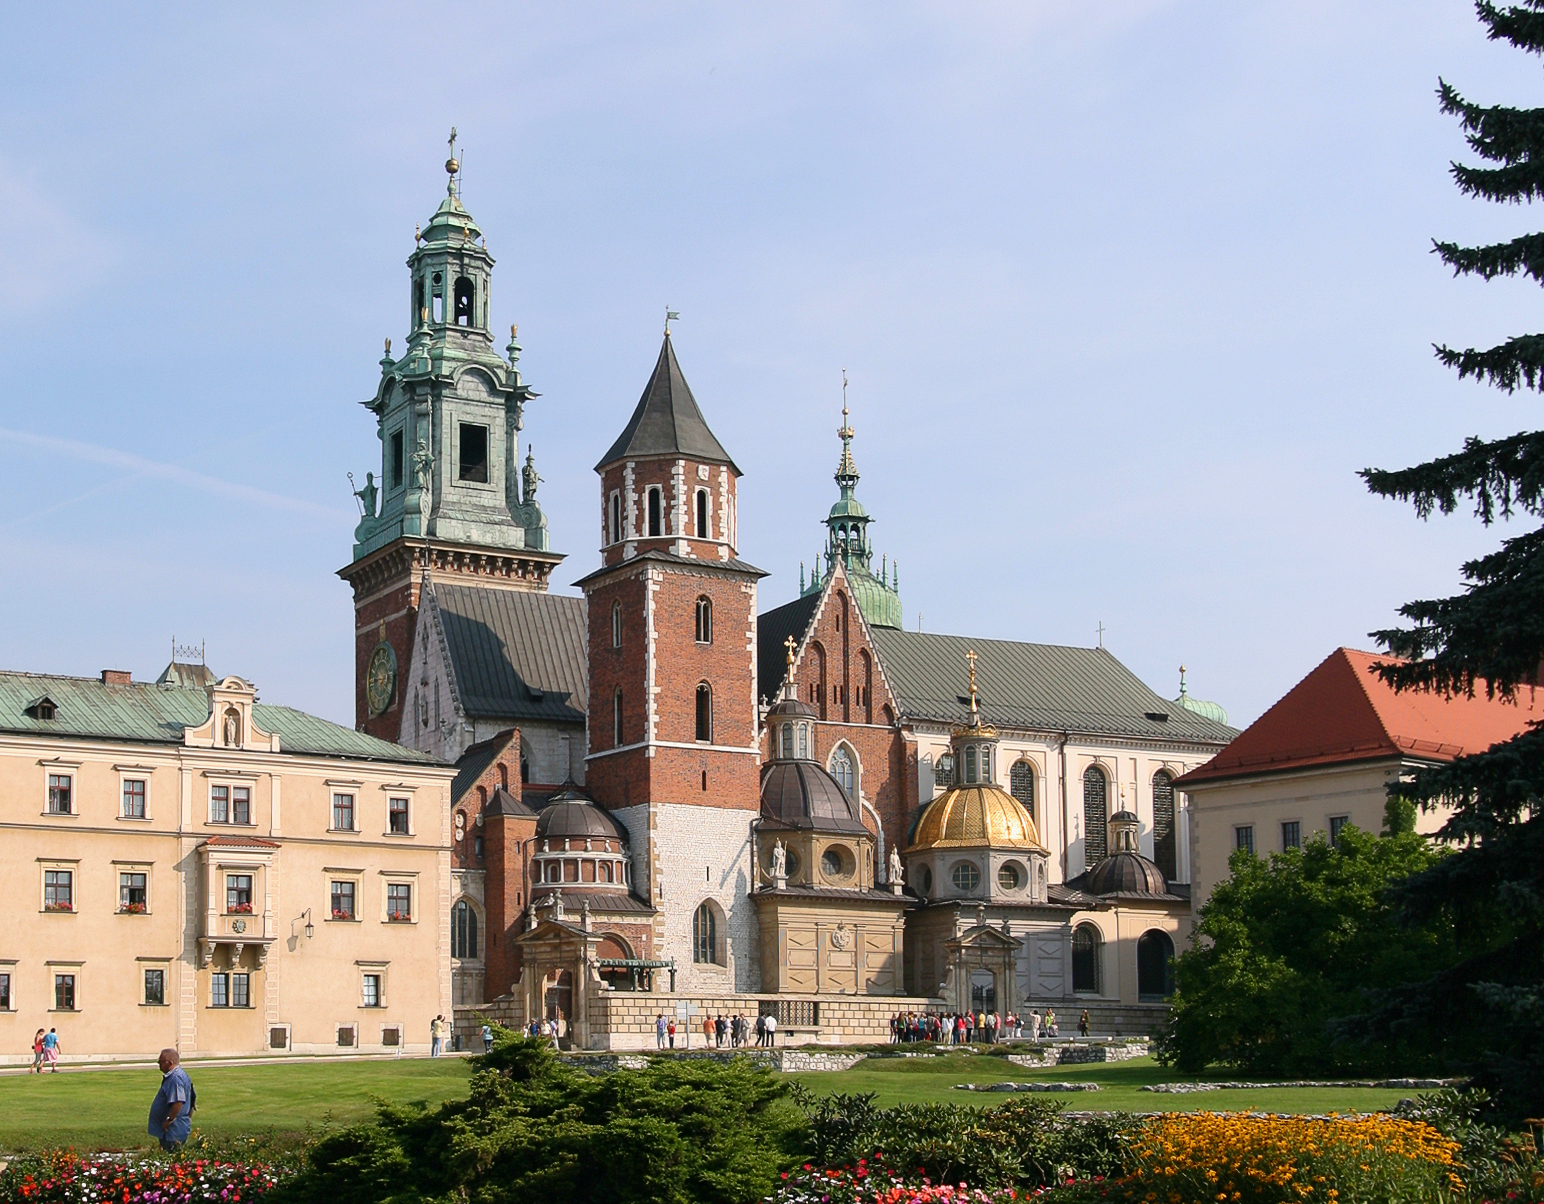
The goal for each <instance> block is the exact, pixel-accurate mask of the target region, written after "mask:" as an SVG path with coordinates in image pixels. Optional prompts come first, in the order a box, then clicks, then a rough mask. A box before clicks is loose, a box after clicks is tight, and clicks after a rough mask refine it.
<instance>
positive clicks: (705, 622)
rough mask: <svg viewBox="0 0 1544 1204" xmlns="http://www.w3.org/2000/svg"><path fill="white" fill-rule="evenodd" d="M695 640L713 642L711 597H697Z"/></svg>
mask: <svg viewBox="0 0 1544 1204" xmlns="http://www.w3.org/2000/svg"><path fill="white" fill-rule="evenodd" d="M697 642H698V643H699V644H711V643H712V642H713V599H712V598H709V597H701V598H698V599H697Z"/></svg>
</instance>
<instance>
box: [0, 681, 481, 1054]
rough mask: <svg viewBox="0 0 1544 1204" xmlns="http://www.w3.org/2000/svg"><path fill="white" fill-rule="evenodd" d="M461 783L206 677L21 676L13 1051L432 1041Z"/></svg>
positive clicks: (334, 1047)
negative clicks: (453, 817) (454, 790)
mask: <svg viewBox="0 0 1544 1204" xmlns="http://www.w3.org/2000/svg"><path fill="white" fill-rule="evenodd" d="M453 774H454V771H453V769H451V768H450V767H449V766H445V765H442V764H441V763H439V762H438V761H436V760H434V759H433V758H430V757H428V756H426V755H425V754H422V753H417V752H413V751H412V750H409V749H405V748H401V747H398V746H397V745H393V744H389V743H386V742H385V741H382V740H377V739H374V738H373V737H370V736H367V735H364V734H363V733H359V732H354V731H351V730H349V729H348V728H344V727H340V726H338V725H336V724H332V723H329V722H327V721H325V720H322V719H318V718H316V717H314V716H311V715H307V714H304V713H302V712H300V711H295V710H291V709H289V708H287V707H277V706H266V705H262V704H259V703H257V701H256V690H255V689H254V688H253V686H252V685H250V684H249V683H247V682H245V681H243V680H242V679H240V678H238V677H226V678H224V679H223V680H219V681H216V680H215V679H214V677H213V675H212V674H209V673H208V672H207V670H204V669H203V668H202V666H194V665H177V664H174V665H172V666H170V667H169V668H168V670H167V672H166V673H164V674H163V675H162V677H161V679H160V680H159V681H158V682H156V683H153V684H146V683H138V682H134V681H132V679H131V678H130V675H129V674H127V673H120V672H114V671H104V672H103V674H102V676H101V679H100V680H99V679H94V678H74V677H56V676H41V675H34V674H23V673H0V823H3V824H4V827H5V829H6V832H5V845H4V854H3V856H0V885H3V888H4V890H3V896H0V897H3V898H5V899H8V900H10V909H9V914H8V915H6V917H5V924H4V927H3V933H0V1045H3V1049H4V1051H5V1052H4V1055H3V1057H0V1061H4V1062H10V1063H16V1062H21V1061H24V1060H27V1059H28V1057H29V1055H28V1053H27V1051H28V1050H29V1049H30V1047H31V1042H32V1037H33V1034H34V1033H35V1032H36V1030H37V1029H39V1028H44V1029H47V1028H54V1029H56V1030H57V1032H58V1035H59V1039H60V1046H61V1050H62V1052H63V1055H64V1060H66V1061H68V1060H71V1059H74V1058H108V1059H111V1058H127V1057H142V1056H145V1055H153V1054H154V1053H155V1052H156V1051H157V1050H159V1049H161V1048H163V1047H165V1046H176V1047H178V1048H179V1049H180V1050H181V1051H182V1053H183V1055H184V1057H188V1056H213V1055H224V1054H255V1053H270V1052H271V1053H280V1052H294V1053H356V1052H361V1051H362V1052H389V1051H393V1050H407V1051H412V1050H418V1049H425V1048H427V1046H428V1034H429V1022H430V1020H431V1019H432V1018H433V1017H434V1016H435V1015H437V1014H440V1013H444V1014H445V1015H447V1016H449V1015H450V1013H451V977H450V965H451V963H450V904H451V899H450V885H451V883H450V878H451V875H450V843H451V832H450V782H451V778H452V777H453Z"/></svg>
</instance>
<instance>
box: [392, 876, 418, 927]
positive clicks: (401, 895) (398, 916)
mask: <svg viewBox="0 0 1544 1204" xmlns="http://www.w3.org/2000/svg"><path fill="white" fill-rule="evenodd" d="M386 918H387V919H388V920H411V919H412V918H413V888H412V887H411V886H410V885H409V884H408V883H406V882H388V883H387V884H386Z"/></svg>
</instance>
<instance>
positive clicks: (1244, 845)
mask: <svg viewBox="0 0 1544 1204" xmlns="http://www.w3.org/2000/svg"><path fill="white" fill-rule="evenodd" d="M1233 844H1234V847H1235V848H1240V849H1243V850H1244V851H1245V852H1246V853H1253V852H1254V825H1253V824H1245V825H1243V826H1242V827H1239V828H1234V829H1233Z"/></svg>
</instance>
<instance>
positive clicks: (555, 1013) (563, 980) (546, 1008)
mask: <svg viewBox="0 0 1544 1204" xmlns="http://www.w3.org/2000/svg"><path fill="white" fill-rule="evenodd" d="M542 1010H543V1012H544V1013H545V1015H546V1017H547V1019H548V1020H556V1021H557V1022H558V1036H559V1037H561V1038H567V1037H568V1035H569V1025H570V1024H571V1023H572V1022H573V1018H574V975H573V972H572V971H571V970H554V971H553V972H552V973H550V974H548V975H547V977H546V978H544V979H542Z"/></svg>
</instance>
